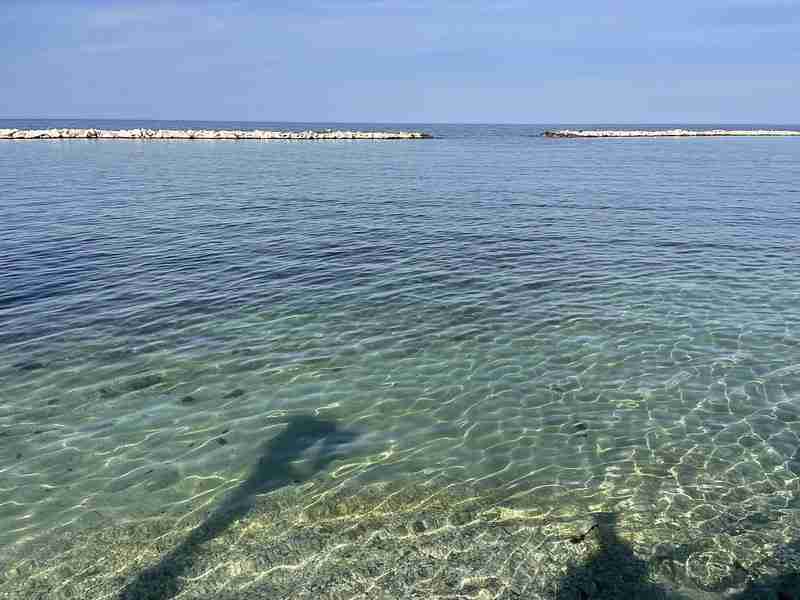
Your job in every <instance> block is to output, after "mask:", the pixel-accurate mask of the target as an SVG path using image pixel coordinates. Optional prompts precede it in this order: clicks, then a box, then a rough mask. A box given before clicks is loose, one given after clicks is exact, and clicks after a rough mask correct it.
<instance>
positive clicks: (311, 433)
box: [119, 415, 357, 600]
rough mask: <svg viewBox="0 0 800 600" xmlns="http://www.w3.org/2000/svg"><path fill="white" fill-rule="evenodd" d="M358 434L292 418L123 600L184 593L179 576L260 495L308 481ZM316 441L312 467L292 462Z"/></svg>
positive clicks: (158, 599) (317, 421)
mask: <svg viewBox="0 0 800 600" xmlns="http://www.w3.org/2000/svg"><path fill="white" fill-rule="evenodd" d="M356 437H357V434H355V433H353V432H350V431H347V430H342V429H339V427H338V426H337V425H336V423H334V422H332V421H326V420H323V419H318V418H316V417H313V416H305V415H303V416H298V417H293V418H291V419H290V420H289V422H288V426H287V427H286V429H285V430H284V431H283V432H281V433H280V434H278V435H277V436H276V437H275V438H273V439H271V440H270V441H269V442H267V443H266V444H264V446H263V448H262V449H261V451H260V452H259V454H260V458H259V459H258V462H257V463H256V465H255V466H254V467H253V470H252V471H251V473H250V476H249V477H248V478H247V479H246V480H245V481H243V482H242V484H241V485H239V486H238V487H237V488H235V489H234V490H233V492H232V493H231V494H230V495H229V496H228V497H227V498H225V499H224V500H223V502H222V504H221V505H220V506H219V507H218V508H217V509H216V510H214V512H212V513H211V514H210V515H209V517H208V518H207V519H206V520H205V521H204V522H203V523H202V524H200V525H199V526H198V527H196V528H195V529H194V530H192V532H191V533H190V534H189V536H188V537H187V538H186V539H185V540H184V541H183V542H181V543H180V544H179V545H178V546H177V547H176V548H175V549H174V550H173V551H172V552H170V553H169V554H167V555H165V556H164V557H163V558H162V559H161V560H160V561H159V562H158V564H156V565H154V566H153V567H150V568H148V569H146V570H145V571H142V572H141V573H140V574H139V575H138V576H137V577H136V579H134V580H133V581H132V582H131V583H129V584H128V585H126V586H125V588H124V589H123V590H122V592H121V593H120V595H119V600H168V599H169V598H172V597H173V596H175V595H176V594H177V593H178V592H179V591H180V579H181V577H182V576H183V575H185V574H186V573H187V572H188V571H189V570H190V569H191V567H192V565H193V564H194V562H195V560H196V556H197V555H198V553H199V551H200V546H201V545H202V544H204V543H205V542H208V541H210V540H212V539H214V538H215V537H217V536H219V535H220V534H222V533H223V532H224V531H225V530H226V529H227V528H228V527H229V526H230V525H231V524H232V523H234V522H235V521H237V520H238V519H240V518H241V517H242V516H244V515H245V514H246V513H247V512H248V511H249V510H250V509H251V508H252V507H253V502H254V499H255V495H256V494H263V493H266V492H269V491H272V490H276V489H278V488H281V487H284V486H286V485H289V484H290V483H301V482H302V481H305V480H308V479H310V478H311V477H312V476H313V475H314V474H316V473H318V472H319V471H321V470H323V469H324V468H325V467H326V466H327V465H328V464H329V463H330V462H331V461H332V460H334V458H336V449H337V447H339V446H341V445H343V444H347V443H349V442H351V441H353V440H354V439H355V438H356ZM318 443H320V444H321V445H322V447H321V448H320V451H319V452H318V453H317V455H316V456H317V458H316V459H314V460H313V461H312V463H311V465H310V466H306V468H304V469H303V470H302V471H300V470H298V469H296V468H295V467H293V466H292V464H291V463H292V462H293V461H295V460H297V459H298V458H299V457H300V456H301V455H302V454H303V452H304V451H306V450H308V449H309V448H311V447H312V446H314V445H315V444H318Z"/></svg>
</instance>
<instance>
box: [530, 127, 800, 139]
mask: <svg viewBox="0 0 800 600" xmlns="http://www.w3.org/2000/svg"><path fill="white" fill-rule="evenodd" d="M542 135H543V136H544V137H550V138H630V137H715V136H716V137H725V136H729V137H733V136H752V137H778V136H800V131H791V130H788V131H787V130H774V129H752V130H747V129H742V130H738V129H706V130H692V129H656V130H652V131H646V130H644V131H642V130H627V129H617V130H614V129H556V130H548V131H545V132H544V133H543V134H542Z"/></svg>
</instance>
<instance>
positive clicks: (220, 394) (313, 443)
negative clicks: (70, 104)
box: [0, 121, 800, 597]
mask: <svg viewBox="0 0 800 600" xmlns="http://www.w3.org/2000/svg"><path fill="white" fill-rule="evenodd" d="M8 123H10V124H5V122H4V123H3V124H0V125H2V126H20V127H35V126H44V125H56V124H50V123H48V124H42V123H39V122H33V121H30V122H25V121H15V122H8ZM92 124H96V125H98V126H101V127H106V128H107V127H112V126H113V127H127V126H131V125H130V124H128V123H124V122H120V123H115V122H109V123H105V122H102V123H100V122H98V123H95V122H93V123H92ZM139 124H141V125H152V126H153V127H165V126H170V127H183V128H186V127H201V126H202V127H216V128H226V129H229V128H233V127H237V126H240V127H241V126H247V127H250V128H252V127H257V126H258V127H261V126H263V125H264V124H247V125H242V124H235V123H216V124H202V123H197V124H189V123H166V124H165V123H153V124H148V123H139ZM57 125H64V126H69V125H74V123H72V122H66V121H65V122H61V121H59V122H58V123H57ZM83 126H86V125H85V124H84V125H83ZM307 126H308V125H306V124H296V125H285V124H284V125H281V126H279V128H290V129H301V128H305V127H307ZM326 126H327V125H326ZM331 126H336V125H331ZM350 126H352V127H353V128H358V129H369V128H370V127H372V128H374V129H380V130H384V129H392V128H395V129H422V130H425V131H428V132H430V133H433V134H434V135H436V136H437V138H436V139H432V140H421V141H384V142H366V141H325V142H287V141H240V142H231V141H191V142H187V141H123V140H115V141H93V140H58V141H55V140H54V141H29V142H20V141H16V142H0V188H1V189H2V190H3V193H2V200H0V381H2V385H1V386H0V473H1V474H2V478H1V480H0V481H1V482H0V523H2V527H0V546H2V547H5V548H6V551H7V553H8V555H9V556H14V555H15V553H17V554H19V553H20V552H23V549H24V553H23V554H25V553H30V552H33V551H34V550H31V548H41V547H42V546H43V545H45V544H46V543H47V541H48V540H49V539H51V537H50V536H54V535H62V534H66V535H69V536H77V535H79V534H83V533H85V532H90V531H92V530H93V529H97V528H98V527H99V526H101V525H102V526H104V527H105V526H108V523H115V524H137V523H146V522H149V521H150V520H152V519H156V518H158V519H161V521H159V522H164V523H173V524H177V525H174V528H175V530H177V529H178V528H179V527H180V523H181V522H182V521H181V519H182V518H186V517H187V515H197V514H201V513H202V514H210V515H211V517H209V518H210V519H211V521H212V522H214V523H216V525H214V527H218V529H219V530H220V531H221V530H222V529H226V528H227V527H228V526H229V525H230V523H229V522H228V521H227V520H226V521H225V526H224V527H221V526H219V523H218V521H219V519H218V518H217V517H214V515H215V514H219V513H218V512H217V513H215V512H214V511H215V510H217V511H218V510H219V507H220V506H228V504H226V502H227V503H231V502H232V501H231V498H234V500H235V501H234V502H233V504H236V503H237V502H239V501H241V502H244V505H245V506H246V507H249V506H251V504H252V503H253V502H254V500H253V498H255V497H259V498H261V497H266V496H269V495H270V494H277V493H292V491H291V490H292V489H296V490H298V494H299V495H298V496H297V497H296V498H295V500H294V501H295V502H296V503H297V504H298V506H302V507H313V506H316V503H318V502H320V501H322V500H324V499H325V498H328V497H333V496H336V497H337V498H347V497H357V496H359V495H361V494H368V493H370V490H379V492H376V494H377V496H378V497H381V495H382V494H383V495H384V496H387V495H389V494H391V493H399V491H402V493H403V494H407V495H408V496H409V497H416V496H419V497H420V498H424V497H429V496H431V495H432V494H433V495H435V494H436V493H438V492H443V491H445V490H451V489H456V488H458V489H462V488H464V489H469V490H470V491H469V492H465V493H466V494H467V495H468V496H469V497H471V498H472V499H473V500H476V501H480V500H481V499H485V500H486V503H487V506H488V505H491V506H494V507H503V509H504V510H515V511H523V512H524V514H526V515H534V516H535V517H536V518H537V519H544V521H542V522H541V523H540V522H539V521H537V524H535V525H530V527H532V528H534V529H535V527H545V525H543V524H542V523H544V522H545V521H546V522H547V523H558V524H560V525H559V526H560V527H563V528H564V529H565V530H569V529H574V530H575V531H578V530H580V529H581V527H583V526H584V525H585V523H586V522H587V519H591V518H592V517H591V515H598V514H614V515H622V516H621V517H620V519H623V521H619V522H618V523H617V525H616V526H617V527H619V528H622V530H625V531H626V532H627V535H628V537H629V538H631V540H630V541H631V543H636V544H639V546H637V551H640V550H642V548H645V547H649V548H650V549H652V548H655V547H656V546H657V545H658V543H659V542H662V541H663V540H664V539H666V538H668V537H669V536H673V535H674V536H677V538H680V539H681V540H682V539H684V538H686V539H691V540H695V541H697V542H698V544H699V545H698V546H697V547H696V548H698V549H697V550H690V551H687V554H686V556H684V557H683V559H682V562H681V565H682V566H681V568H682V569H684V570H685V571H686V573H688V575H686V577H685V583H686V586H687V589H688V588H695V587H702V586H703V585H705V586H706V591H709V590H710V592H709V593H711V592H713V593H720V594H721V593H724V592H725V591H726V590H729V589H734V588H735V587H736V585H739V587H740V588H741V587H742V586H743V585H744V582H745V581H746V580H747V578H746V577H745V575H742V574H741V573H739V574H738V575H737V571H736V569H737V567H736V566H735V564H738V565H739V566H741V568H742V570H744V571H745V572H747V573H751V574H755V573H756V572H757V571H758V565H760V564H762V563H758V561H759V560H760V561H762V562H763V561H768V560H770V559H769V558H768V556H769V555H771V554H774V552H775V551H776V549H778V548H781V547H783V546H784V545H788V544H791V543H792V542H793V541H795V540H796V539H797V538H798V537H800V521H798V520H797V516H796V515H797V508H798V506H799V505H798V494H799V493H800V489H798V474H800V452H799V451H798V449H799V448H800V437H798V436H799V435H800V309H798V306H800V302H799V301H800V268H798V267H800V264H799V262H798V243H797V239H798V235H797V232H798V231H799V230H800V143H798V140H795V139H791V138H774V139H766V138H735V139H724V138H723V139H717V138H703V139H621V140H615V139H609V140H569V139H565V140H551V139H543V138H541V137H538V134H539V133H540V132H541V131H542V130H543V129H545V128H546V127H547V128H551V127H553V126H552V125H548V126H544V125H542V126H431V125H428V126H426V125H419V126H410V125H403V126H394V127H392V126H391V125H389V126H387V125H375V126H368V125H363V124H351V125H350ZM637 127H641V126H637ZM737 128H741V127H740V126H737ZM785 128H789V127H788V126H786V127H785ZM308 419H311V421H308ZM298 423H300V424H301V425H297V424H298ZM309 423H310V425H309ZM303 424H304V425H303ZM298 427H299V429H298ZM286 431H290V432H299V433H292V435H290V436H289V438H292V436H296V444H292V443H291V439H288V438H286V437H280V436H281V435H284V436H285V435H286V433H285V432H286ZM303 431H306V433H303ZM309 432H310V433H309ZM320 432H321V433H320ZM304 436H305V437H304ZM271 440H272V445H270V443H271ZM275 440H280V443H279V444H278V446H276V444H277V442H275ZM265 447H266V448H267V449H268V451H267V452H266V454H265V453H264V452H265V451H264V448H265ZM276 448H278V449H276ZM265 456H266V457H267V458H264V457H265ZM269 457H271V458H269ZM259 461H261V462H259ZM254 465H255V467H254ZM254 469H255V470H254ZM270 469H273V471H272V472H271V471H270ZM254 473H256V475H254ZM248 482H249V483H248ZM237 486H238V487H237ZM236 490H239V491H238V492H237V491H236ZM242 490H244V492H243V491H242ZM420 490H422V491H420ZM237 494H238V496H237ZM415 495H416V496H415ZM409 503H411V504H409V506H411V505H414V503H413V502H412V501H411V500H409ZM418 506H421V505H418ZM236 510H239V509H236ZM398 510H399V509H398ZM203 511H205V512H203ZM412 512H413V511H412ZM244 514H246V510H244V509H242V510H240V511H239V513H237V515H238V517H242V516H243V515H244ZM531 518H533V517H531ZM215 519H216V521H215ZM408 519H409V522H416V521H415V520H414V517H413V515H412V516H409V517H408ZM615 520H618V519H616V517H615ZM166 527H167V529H170V527H171V526H166ZM626 528H627V529H626ZM212 530H213V527H212ZM214 531H216V530H214ZM542 531H545V530H542ZM216 533H219V531H217V532H216ZM417 533H419V532H417ZM542 535H543V536H544V537H543V539H544V538H546V537H547V536H546V535H544V534H542ZM637 535H638V536H639V537H636V536H637ZM681 536H682V537H681ZM211 537H213V536H211ZM606 538H608V536H606ZM634 538H635V539H634ZM677 538H676V539H677ZM186 539H187V538H186V537H185V536H184V538H183V543H184V545H186V544H187V542H186ZM598 539H600V540H602V539H605V538H603V536H600V538H598ZM206 541H207V540H205V539H203V541H202V543H205V542H206ZM176 543H178V542H177V541H176ZM449 543H452V542H449ZM192 544H194V545H195V546H198V547H199V546H200V545H201V544H200V542H197V543H195V542H192ZM519 544H522V542H519ZM519 544H518V545H519ZM675 544H676V547H678V546H679V544H678V541H676V542H675ZM193 551H194V550H193ZM542 552H544V550H542ZM642 552H644V551H642ZM653 552H655V553H656V558H657V550H653ZM713 552H717V554H713ZM687 557H688V558H687ZM15 560H17V559H15ZM531 560H532V559H531ZM748 560H749V561H750V562H748ZM704 561H705V562H704ZM725 561H727V562H725ZM151 562H152V561H151ZM311 562H313V561H311ZM757 563H758V564H757ZM698 565H700V566H698ZM298 568H299V567H298ZM498 568H499V567H498ZM787 568H788V567H787ZM714 569H716V571H715V570H714ZM726 569H727V570H726ZM712 572H713V573H712ZM717 572H720V573H722V572H724V573H727V575H724V574H723V575H719V576H717V575H714V573H717ZM709 573H712V574H711V575H709ZM501 575H502V574H500V573H498V577H500V578H501V579H502V577H505V575H502V576H501ZM131 577H132V576H131ZM231 577H232V576H231ZM464 577H467V575H463V577H462V579H463V578H464ZM715 577H716V579H714V578H715ZM754 577H755V575H752V577H751V579H752V578H754ZM510 578H511V575H508V577H507V579H508V581H510V580H511V579H510ZM268 580H269V577H267V578H266V579H265V581H268ZM711 580H713V581H717V580H719V582H718V583H715V584H710V583H708V582H709V581H711ZM126 581H127V583H128V584H130V581H131V578H130V577H129V578H128V580H126ZM504 581H505V580H504ZM123 583H124V582H123ZM462 584H463V581H461V584H459V585H462ZM409 585H412V584H409ZM463 585H466V584H463ZM463 585H462V588H463ZM498 585H499V584H498ZM508 585H511V584H508ZM118 587H119V589H122V584H121V583H120V586H118ZM462 588H459V589H462ZM177 589H178V588H175V589H174V590H173V591H172V592H170V594H174V593H177ZM409 589H410V588H409ZM487 589H488V588H487ZM504 589H505V588H504ZM508 589H510V588H508ZM363 593H364V594H365V597H370V595H369V594H368V593H367V592H363ZM687 593H688V592H687ZM342 594H343V595H342V596H341V597H348V596H347V594H344V593H342ZM431 594H432V592H431ZM351 596H352V597H355V593H354V594H351ZM162 597H168V595H164V596H162ZM169 597H171V596H169ZM192 597H195V596H192ZM198 597H199V596H198ZM298 597H300V596H298ZM387 597H394V596H391V595H389V596H387Z"/></svg>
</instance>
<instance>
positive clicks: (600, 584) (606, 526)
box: [556, 513, 685, 600]
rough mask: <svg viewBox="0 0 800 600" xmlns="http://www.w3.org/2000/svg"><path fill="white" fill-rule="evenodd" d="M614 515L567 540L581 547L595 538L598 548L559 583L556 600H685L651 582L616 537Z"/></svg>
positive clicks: (606, 515) (597, 517) (598, 516)
mask: <svg viewBox="0 0 800 600" xmlns="http://www.w3.org/2000/svg"><path fill="white" fill-rule="evenodd" d="M616 525H617V515H616V514H615V513H597V514H595V515H594V525H592V528H591V529H590V530H589V531H588V532H587V533H585V534H584V535H582V536H577V537H576V538H573V539H572V540H570V542H572V543H581V542H583V539H584V538H588V536H590V535H595V536H597V537H596V539H597V540H598V542H599V545H600V547H599V548H598V549H597V550H595V552H593V553H592V555H591V556H590V557H589V558H588V559H587V560H586V561H584V562H583V563H581V564H579V565H575V566H574V567H572V568H570V570H569V571H567V573H565V574H564V576H563V577H562V578H561V579H560V580H559V582H558V587H557V588H556V589H557V592H556V598H557V599H558V600H622V599H625V600H638V599H639V598H641V599H648V600H650V599H652V600H666V599H669V600H684V599H685V596H683V595H681V594H678V593H677V592H675V591H673V590H670V589H667V588H665V587H663V586H661V585H658V584H657V583H655V582H653V581H652V579H651V577H650V574H651V569H650V568H649V567H648V564H647V562H646V561H644V560H642V559H641V558H638V557H637V556H636V555H635V554H634V552H633V549H632V548H631V546H630V544H628V543H627V542H625V541H624V540H622V539H621V538H620V537H619V536H618V535H617V527H616Z"/></svg>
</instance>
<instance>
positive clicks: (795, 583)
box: [730, 538, 800, 600]
mask: <svg viewBox="0 0 800 600" xmlns="http://www.w3.org/2000/svg"><path fill="white" fill-rule="evenodd" d="M787 561H791V562H790V563H789V564H787ZM799 561H800V538H798V539H796V540H794V541H792V542H791V543H790V544H787V545H786V546H783V547H781V548H780V549H779V551H778V552H777V553H776V555H775V556H773V557H772V559H771V560H770V561H768V562H769V563H772V564H771V565H770V566H771V567H772V570H773V571H776V572H777V574H775V575H772V576H769V577H762V578H760V579H756V580H754V581H751V582H750V583H748V584H747V587H745V589H744V590H742V591H741V592H739V593H738V594H736V595H735V596H731V598H730V600H800V562H799Z"/></svg>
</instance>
